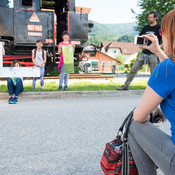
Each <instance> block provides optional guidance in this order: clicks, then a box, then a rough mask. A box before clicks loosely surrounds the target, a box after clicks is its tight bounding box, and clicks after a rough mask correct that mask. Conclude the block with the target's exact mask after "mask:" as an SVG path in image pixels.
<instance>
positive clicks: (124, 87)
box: [117, 85, 129, 91]
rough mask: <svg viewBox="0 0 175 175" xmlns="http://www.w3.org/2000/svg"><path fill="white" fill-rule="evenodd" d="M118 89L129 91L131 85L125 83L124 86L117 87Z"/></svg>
mask: <svg viewBox="0 0 175 175" xmlns="http://www.w3.org/2000/svg"><path fill="white" fill-rule="evenodd" d="M117 90H119V91H128V90H129V87H128V86H125V85H123V86H121V87H119V88H117Z"/></svg>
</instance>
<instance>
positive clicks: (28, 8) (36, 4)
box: [0, 0, 92, 65]
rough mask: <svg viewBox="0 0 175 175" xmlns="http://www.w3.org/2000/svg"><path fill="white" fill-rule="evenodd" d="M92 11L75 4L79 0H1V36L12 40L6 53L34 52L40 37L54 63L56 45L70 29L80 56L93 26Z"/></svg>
mask: <svg viewBox="0 0 175 175" xmlns="http://www.w3.org/2000/svg"><path fill="white" fill-rule="evenodd" d="M89 12H90V9H88V8H80V7H75V0H8V1H7V0H0V38H1V39H8V40H10V43H9V44H8V43H7V44H6V46H5V49H6V54H8V55H31V50H32V49H33V48H34V47H35V42H36V40H38V39H40V40H42V41H43V43H44V47H43V48H44V49H45V50H47V53H48V59H47V60H48V61H47V62H48V63H47V64H49V63H50V62H52V63H54V62H55V53H56V52H57V47H55V46H56V45H57V44H58V43H59V42H60V41H62V38H61V35H62V32H63V31H64V30H67V31H68V32H69V34H70V38H71V41H72V42H73V43H74V44H75V45H76V47H75V48H76V49H75V58H77V59H78V58H79V54H80V53H82V51H83V43H85V42H86V41H87V40H88V34H89V31H90V26H92V25H90V24H89V21H88V13H89ZM7 15H8V20H7V17H6V16H7ZM52 65H53V64H52Z"/></svg>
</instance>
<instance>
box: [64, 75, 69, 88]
mask: <svg viewBox="0 0 175 175" xmlns="http://www.w3.org/2000/svg"><path fill="white" fill-rule="evenodd" d="M68 80H69V74H65V76H64V86H68Z"/></svg>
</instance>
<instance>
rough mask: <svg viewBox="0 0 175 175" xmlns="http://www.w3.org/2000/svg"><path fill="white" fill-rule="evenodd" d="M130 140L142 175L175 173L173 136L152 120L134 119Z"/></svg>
mask: <svg viewBox="0 0 175 175" xmlns="http://www.w3.org/2000/svg"><path fill="white" fill-rule="evenodd" d="M128 141H129V145H130V148H131V152H132V155H133V158H134V161H135V163H136V166H137V169H138V171H139V174H140V175H157V172H156V166H158V167H159V168H160V169H161V171H162V172H163V173H164V174H165V175H174V174H175V145H174V144H173V142H172V141H171V137H170V136H169V135H167V134H166V133H164V132H163V131H161V130H160V129H159V128H157V127H156V126H154V125H153V124H151V123H150V122H145V123H139V122H135V121H132V122H131V125H130V128H129V135H128Z"/></svg>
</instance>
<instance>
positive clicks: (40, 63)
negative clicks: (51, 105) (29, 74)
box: [32, 40, 46, 90]
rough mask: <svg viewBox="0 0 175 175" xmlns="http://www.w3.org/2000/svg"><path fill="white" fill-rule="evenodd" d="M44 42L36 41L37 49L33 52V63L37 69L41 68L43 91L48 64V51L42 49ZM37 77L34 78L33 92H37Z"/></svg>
mask: <svg viewBox="0 0 175 175" xmlns="http://www.w3.org/2000/svg"><path fill="white" fill-rule="evenodd" d="M42 47H43V42H42V41H41V40H37V41H36V49H33V50H32V61H33V63H34V66H35V67H39V68H40V83H41V90H43V88H44V71H45V63H46V51H45V50H44V49H42ZM36 80H37V77H34V78H33V84H32V90H35V85H36Z"/></svg>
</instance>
